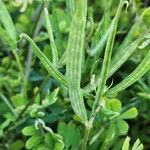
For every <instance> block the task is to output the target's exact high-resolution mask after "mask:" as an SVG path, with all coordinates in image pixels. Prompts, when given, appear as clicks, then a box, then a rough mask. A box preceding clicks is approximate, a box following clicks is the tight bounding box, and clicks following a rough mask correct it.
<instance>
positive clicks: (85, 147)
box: [81, 126, 91, 150]
mask: <svg viewBox="0 0 150 150" xmlns="http://www.w3.org/2000/svg"><path fill="white" fill-rule="evenodd" d="M90 130H91V127H90V128H89V127H87V126H85V133H84V139H83V143H82V146H81V150H86V149H87V144H88V139H89V134H90Z"/></svg>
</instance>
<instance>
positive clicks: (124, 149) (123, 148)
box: [122, 136, 130, 150]
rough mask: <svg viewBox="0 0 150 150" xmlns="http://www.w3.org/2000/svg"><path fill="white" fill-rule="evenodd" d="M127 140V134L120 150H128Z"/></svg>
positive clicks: (128, 140)
mask: <svg viewBox="0 0 150 150" xmlns="http://www.w3.org/2000/svg"><path fill="white" fill-rule="evenodd" d="M129 142H130V138H129V137H128V136H127V137H126V139H125V141H124V143H123V146H122V150H129V145H130V144H129Z"/></svg>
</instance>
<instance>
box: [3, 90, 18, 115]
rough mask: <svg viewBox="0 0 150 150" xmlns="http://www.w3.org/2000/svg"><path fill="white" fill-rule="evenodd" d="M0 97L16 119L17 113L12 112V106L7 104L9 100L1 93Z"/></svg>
mask: <svg viewBox="0 0 150 150" xmlns="http://www.w3.org/2000/svg"><path fill="white" fill-rule="evenodd" d="M0 97H1V98H2V100H3V101H4V103H5V104H6V105H7V106H8V108H9V109H10V110H11V112H12V113H13V114H14V116H15V118H17V116H18V115H17V113H16V112H15V111H14V108H13V106H12V105H11V103H10V102H9V100H8V99H7V98H6V97H5V95H3V94H2V93H0Z"/></svg>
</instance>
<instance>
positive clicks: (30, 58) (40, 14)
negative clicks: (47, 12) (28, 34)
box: [25, 2, 45, 81]
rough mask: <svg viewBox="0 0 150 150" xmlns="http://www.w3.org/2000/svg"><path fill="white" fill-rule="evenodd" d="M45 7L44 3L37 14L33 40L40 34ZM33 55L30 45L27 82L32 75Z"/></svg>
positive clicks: (26, 70) (26, 68)
mask: <svg viewBox="0 0 150 150" xmlns="http://www.w3.org/2000/svg"><path fill="white" fill-rule="evenodd" d="M44 5H45V3H44V2H43V4H42V5H41V8H40V10H39V12H38V14H37V19H36V21H35V26H34V29H33V32H32V38H34V37H35V36H36V35H37V34H38V32H39V31H40V28H41V23H40V18H41V17H42V15H43V13H42V12H43V9H44ZM32 53H33V51H32V46H31V45H30V46H29V49H28V56H27V60H26V65H25V79H26V81H27V80H28V77H29V73H30V67H31V62H32Z"/></svg>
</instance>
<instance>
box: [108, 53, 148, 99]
mask: <svg viewBox="0 0 150 150" xmlns="http://www.w3.org/2000/svg"><path fill="white" fill-rule="evenodd" d="M149 69H150V51H149V52H148V53H147V55H146V56H145V58H144V59H143V61H142V62H141V63H140V64H139V66H138V67H137V68H136V69H135V70H134V71H133V72H132V73H131V74H130V75H128V76H127V77H126V78H125V79H124V80H123V81H121V82H120V83H119V84H117V85H116V86H115V87H113V88H111V89H110V90H108V91H107V93H106V95H108V96H112V95H115V94H117V93H118V92H120V91H122V90H124V89H126V88H127V87H129V86H130V85H132V84H133V83H134V82H136V81H137V80H139V79H140V78H141V77H142V76H143V75H144V74H145V73H146V72H147V71H148V70H149Z"/></svg>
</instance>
